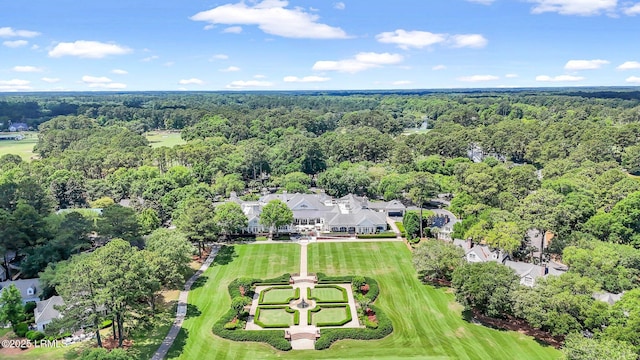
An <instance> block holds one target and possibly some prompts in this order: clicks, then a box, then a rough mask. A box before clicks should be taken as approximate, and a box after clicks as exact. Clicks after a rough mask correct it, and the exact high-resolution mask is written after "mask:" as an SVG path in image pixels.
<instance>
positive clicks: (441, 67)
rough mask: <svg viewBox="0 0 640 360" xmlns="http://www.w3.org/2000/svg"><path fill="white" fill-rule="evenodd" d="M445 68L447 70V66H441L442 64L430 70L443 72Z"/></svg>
mask: <svg viewBox="0 0 640 360" xmlns="http://www.w3.org/2000/svg"><path fill="white" fill-rule="evenodd" d="M446 68H447V66H446V65H442V64H440V65H436V66H434V67H432V68H431V70H433V71H440V70H445V69H446Z"/></svg>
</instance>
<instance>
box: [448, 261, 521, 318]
mask: <svg viewBox="0 0 640 360" xmlns="http://www.w3.org/2000/svg"><path fill="white" fill-rule="evenodd" d="M519 282H520V279H519V278H518V276H517V275H516V273H515V272H514V271H513V270H512V269H511V268H509V267H506V266H504V265H502V264H498V263H497V262H493V261H489V262H483V263H470V264H464V265H463V266H460V267H458V268H456V269H455V270H454V272H453V277H452V282H451V284H452V286H453V288H454V289H455V290H456V300H457V301H458V302H459V303H461V304H462V305H464V306H465V307H466V308H467V309H470V308H475V309H477V310H478V311H480V312H481V313H483V314H485V315H488V316H493V317H501V316H503V315H504V314H506V313H510V312H511V301H512V300H511V294H512V293H513V291H515V290H516V289H517V288H518V284H519Z"/></svg>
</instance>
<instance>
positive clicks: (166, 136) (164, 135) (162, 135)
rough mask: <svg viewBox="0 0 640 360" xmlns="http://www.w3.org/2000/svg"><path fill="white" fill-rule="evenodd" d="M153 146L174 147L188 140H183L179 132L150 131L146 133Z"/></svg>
mask: <svg viewBox="0 0 640 360" xmlns="http://www.w3.org/2000/svg"><path fill="white" fill-rule="evenodd" d="M144 136H145V137H146V138H147V140H149V144H150V145H151V147H154V148H155V147H162V146H166V147H174V146H176V145H182V144H186V143H187V142H186V141H184V140H182V138H181V137H180V133H179V132H168V131H150V132H148V133H146V134H145V135H144Z"/></svg>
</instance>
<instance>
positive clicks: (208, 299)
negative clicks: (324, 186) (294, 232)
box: [168, 242, 560, 359]
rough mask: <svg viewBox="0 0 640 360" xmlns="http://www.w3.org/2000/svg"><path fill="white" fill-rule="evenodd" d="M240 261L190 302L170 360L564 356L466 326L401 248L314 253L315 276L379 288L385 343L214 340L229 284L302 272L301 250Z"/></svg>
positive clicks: (249, 255)
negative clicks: (364, 281) (287, 347)
mask: <svg viewBox="0 0 640 360" xmlns="http://www.w3.org/2000/svg"><path fill="white" fill-rule="evenodd" d="M235 249H236V252H237V257H234V258H232V259H231V261H230V262H229V261H224V264H216V265H214V266H212V267H211V268H209V270H207V272H205V273H204V275H203V278H202V279H203V280H204V281H206V282H205V283H202V284H201V285H200V286H196V287H194V289H193V290H192V292H191V293H190V294H189V304H190V305H189V306H190V308H189V313H188V318H187V319H186V320H185V322H184V325H183V329H182V330H181V333H180V335H179V336H178V338H177V339H176V342H175V344H174V346H173V348H172V349H171V350H170V351H169V355H168V358H170V359H174V358H180V359H202V358H208V359H255V358H260V359H275V358H279V359H306V358H313V359H347V358H348V359H358V358H375V359H399V358H412V359H487V358H491V359H514V358H518V359H557V358H559V357H560V353H559V352H558V351H557V350H555V349H553V348H551V347H546V346H542V345H540V344H538V343H536V342H535V341H534V340H533V339H532V338H530V337H527V336H524V335H521V334H519V333H515V332H506V331H498V330H492V329H488V328H485V327H483V326H479V325H474V324H471V323H469V322H466V321H465V320H463V319H462V315H461V307H460V306H459V305H458V304H456V303H455V302H454V301H453V295H452V294H449V293H447V292H446V291H445V290H443V289H435V288H433V287H431V286H427V285H423V284H421V283H420V281H418V279H417V274H416V272H415V270H414V269H413V267H412V265H411V255H410V253H409V250H408V249H407V248H406V246H405V245H404V244H403V243H381V242H372V243H323V244H310V245H309V267H310V268H309V271H310V272H324V273H327V274H329V275H354V274H355V275H363V276H370V277H374V278H376V279H377V280H378V282H379V284H380V297H379V299H378V301H377V302H376V303H377V304H378V305H379V306H380V307H382V308H383V309H384V311H385V312H386V313H387V314H388V315H389V316H390V317H391V319H392V321H393V325H394V333H393V334H391V335H390V336H388V337H387V338H385V339H382V340H376V341H356V340H344V341H339V342H337V343H335V344H334V345H333V346H332V347H331V348H330V349H328V350H323V351H315V350H310V351H290V352H280V351H277V350H274V349H273V348H272V347H270V346H268V345H264V344H257V343H240V342H234V341H230V340H225V339H221V338H218V337H216V336H214V335H213V334H212V332H211V327H212V326H213V324H214V323H215V322H216V321H217V320H218V318H219V317H220V316H221V315H222V314H224V313H226V312H227V311H228V310H229V305H230V303H231V300H230V299H229V294H228V291H227V286H228V284H229V283H230V282H231V281H232V280H233V279H235V278H238V277H257V278H268V277H273V276H278V275H281V274H282V273H286V272H296V271H298V264H299V254H300V247H299V246H297V245H293V244H276V245H238V246H236V247H235Z"/></svg>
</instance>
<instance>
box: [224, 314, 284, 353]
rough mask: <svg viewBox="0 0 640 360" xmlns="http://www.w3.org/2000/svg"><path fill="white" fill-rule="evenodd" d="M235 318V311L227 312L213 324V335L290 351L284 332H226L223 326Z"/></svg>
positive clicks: (236, 330) (237, 330)
mask: <svg viewBox="0 0 640 360" xmlns="http://www.w3.org/2000/svg"><path fill="white" fill-rule="evenodd" d="M235 316H236V313H235V311H233V310H231V309H230V310H229V312H227V313H226V314H225V315H223V316H222V317H221V318H220V319H219V320H218V321H217V322H216V323H215V324H213V328H212V331H213V333H214V334H215V335H217V336H220V337H221V338H224V339H228V340H233V341H252V342H263V343H266V344H269V345H271V346H273V347H274V348H276V349H278V350H282V351H289V350H291V343H289V341H287V339H285V338H284V330H260V331H255V330H239V329H235V330H227V329H225V328H224V325H225V324H226V323H228V322H229V321H231V320H233V318H234V317H235Z"/></svg>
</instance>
